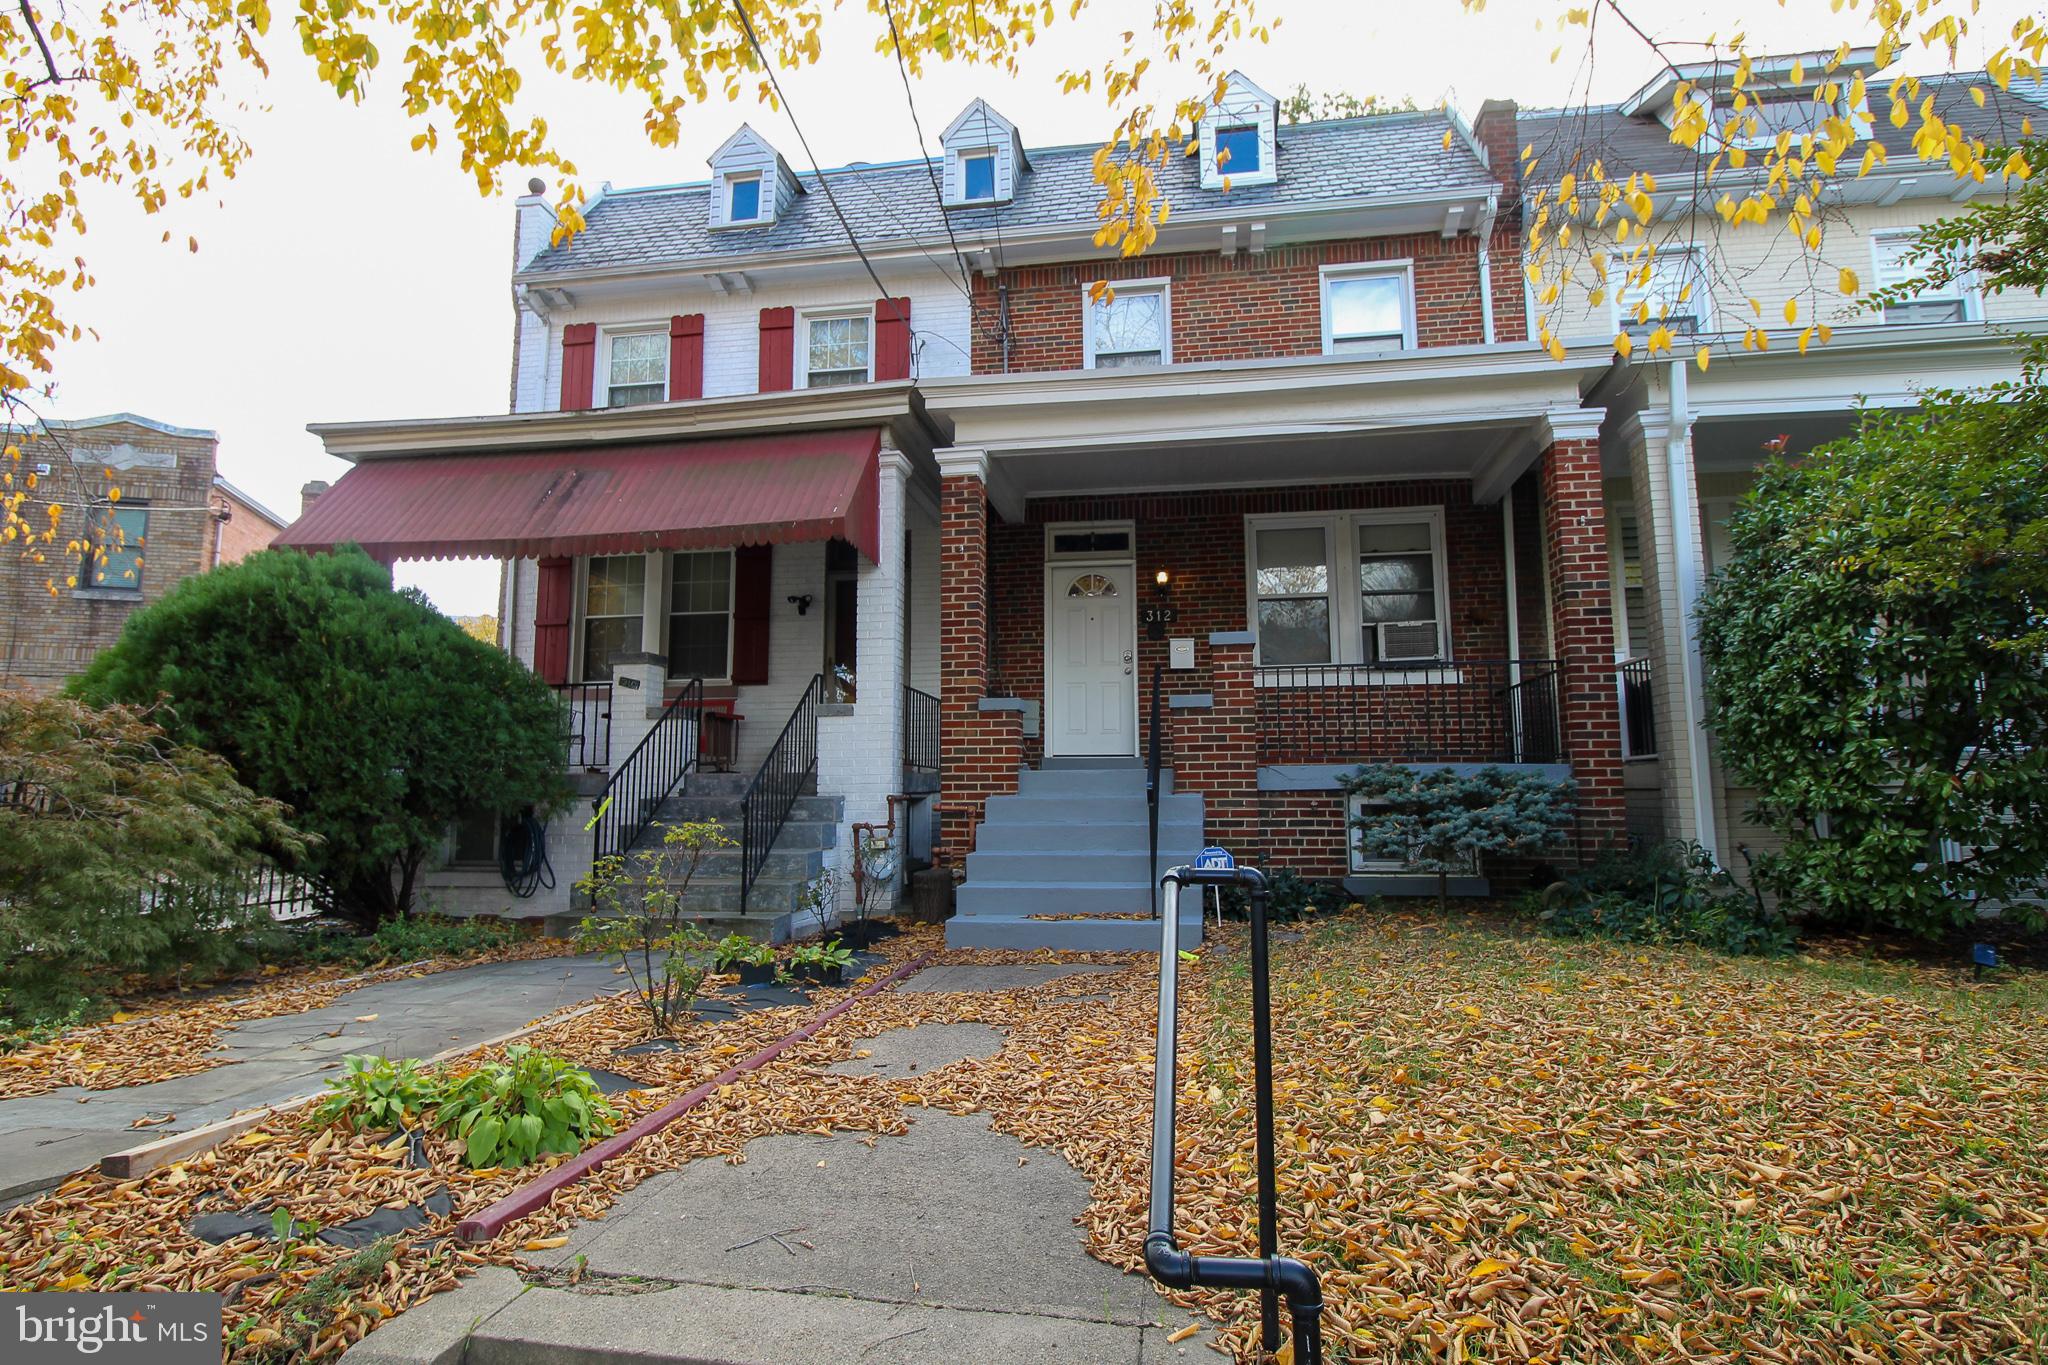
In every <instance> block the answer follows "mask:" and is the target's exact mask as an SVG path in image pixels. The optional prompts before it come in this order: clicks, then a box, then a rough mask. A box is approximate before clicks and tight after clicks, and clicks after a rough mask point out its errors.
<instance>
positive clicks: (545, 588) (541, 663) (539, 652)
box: [533, 559, 611, 684]
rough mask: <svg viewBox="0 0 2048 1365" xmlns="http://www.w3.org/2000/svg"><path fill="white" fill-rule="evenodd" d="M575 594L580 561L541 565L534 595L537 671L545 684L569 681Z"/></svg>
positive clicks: (534, 646) (535, 663)
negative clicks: (572, 599)
mask: <svg viewBox="0 0 2048 1365" xmlns="http://www.w3.org/2000/svg"><path fill="white" fill-rule="evenodd" d="M575 591H576V561H574V560H572V559H543V560H541V561H540V582H539V583H538V585H537V586H536V587H535V590H534V594H533V671H534V672H536V673H538V674H540V677H541V681H542V682H548V683H556V684H560V683H565V682H567V681H569V599H570V598H571V597H572V596H574V595H575ZM591 681H594V682H610V681H611V679H609V678H596V679H591Z"/></svg>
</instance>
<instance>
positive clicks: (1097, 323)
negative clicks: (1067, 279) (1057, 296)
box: [1081, 280, 1173, 370]
mask: <svg viewBox="0 0 2048 1365" xmlns="http://www.w3.org/2000/svg"><path fill="white" fill-rule="evenodd" d="M1081 306H1082V307H1083V308H1085V309H1086V310H1087V313H1086V321H1087V326H1086V327H1085V328H1084V331H1085V333H1086V335H1085V337H1084V338H1083V344H1084V345H1085V347H1086V355H1085V363H1086V365H1087V368H1089V369H1091V370H1112V369H1127V368H1129V367H1130V366H1133V365H1167V364H1171V363H1172V362H1173V319H1172V312H1171V308H1170V305H1169V297H1168V289H1167V285H1166V282H1165V281H1164V280H1149V281H1144V282H1140V283H1127V284H1121V285H1118V286H1116V288H1115V290H1114V291H1113V292H1112V293H1111V294H1110V295H1109V296H1108V297H1107V298H1103V299H1094V298H1090V297H1089V296H1088V294H1087V293H1086V292H1085V291H1084V292H1083V294H1082V296H1081Z"/></svg>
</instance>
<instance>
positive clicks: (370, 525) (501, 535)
mask: <svg viewBox="0 0 2048 1365" xmlns="http://www.w3.org/2000/svg"><path fill="white" fill-rule="evenodd" d="M880 448H881V433H880V432H878V431H875V430H871V429H869V430H859V431H813V432H800V433H794V434H782V435H773V436H736V437H729V438H723V439H711V440H696V441H671V442H664V443H662V444H659V445H635V446H618V447H610V448H593V449H581V450H535V451H523V450H522V451H516V452H506V453H496V454H479V455H419V456H394V457H388V458H383V459H377V460H365V461H363V462H362V463H361V464H358V465H357V466H356V467H355V468H353V469H351V470H349V472H348V473H346V474H344V475H342V476H341V478H340V479H338V480H336V481H335V484H334V487H332V488H330V489H328V490H327V491H326V492H325V493H322V494H321V495H320V496H319V498H318V499H317V500H315V502H314V503H313V505H312V506H311V507H309V508H308V509H306V513H305V515H304V516H302V517H300V518H299V519H298V521H296V522H294V523H293V524H292V526H291V527H290V528H289V529H287V530H286V531H285V532H284V534H282V535H280V536H279V537H277V539H276V540H275V541H274V542H273V543H274V544H277V545H287V546H291V547H294V548H296V549H301V550H325V549H331V548H332V547H334V546H336V545H340V544H344V543H346V542H349V541H353V542H355V543H356V544H357V545H360V546H362V547H363V549H364V550H366V551H367V552H368V553H369V554H370V555H371V556H372V557H373V558H375V559H379V560H382V561H384V562H385V563H390V562H391V561H393V560H398V559H475V558H495V559H519V558H528V557H535V556H541V555H604V554H631V553H633V552H635V551H644V550H682V549H703V548H710V547H716V546H725V545H759V544H787V543H790V542H793V541H804V540H829V539H831V538H833V537H835V536H836V537H838V538H840V539H842V540H846V541H849V542H851V543H852V544H853V546H854V547H855V548H856V549H858V550H859V551H860V552H861V553H862V554H863V555H865V556H866V557H867V559H868V561H869V562H870V563H873V562H875V561H876V559H877V556H878V551H879V548H880V546H879V544H878V542H879V539H880V532H879V519H880V507H879V489H880V483H879V473H878V469H877V454H878V452H879V450H880Z"/></svg>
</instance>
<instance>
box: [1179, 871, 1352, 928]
mask: <svg viewBox="0 0 2048 1365" xmlns="http://www.w3.org/2000/svg"><path fill="white" fill-rule="evenodd" d="M1181 894H1182V895H1184V896H1185V895H1189V894H1191V892H1190V891H1183V892H1181ZM1350 903H1351V893H1350V892H1348V891H1346V890H1345V889H1344V888H1343V886H1342V885H1341V884H1339V883H1337V882H1331V881H1313V880H1311V879H1309V878H1307V877H1304V876H1302V875H1301V874H1300V873H1299V872H1295V871H1292V870H1290V869H1288V868H1284V867H1281V868H1275V869H1274V870H1273V871H1271V872H1268V873H1267V874H1266V918H1267V919H1268V920H1270V921H1274V922H1283V921H1284V922H1292V921H1294V920H1298V919H1305V918H1307V917H1308V916H1310V915H1313V914H1317V913H1320V912H1324V911H1330V910H1342V909H1343V908H1344V907H1345V906H1346V905H1349V904H1350ZM1223 913H1224V914H1225V915H1227V916H1228V917H1230V918H1231V919H1250V918H1251V914H1252V902H1251V897H1250V896H1249V895H1247V894H1246V893H1245V891H1244V888H1242V887H1238V886H1226V887H1224V888H1223Z"/></svg>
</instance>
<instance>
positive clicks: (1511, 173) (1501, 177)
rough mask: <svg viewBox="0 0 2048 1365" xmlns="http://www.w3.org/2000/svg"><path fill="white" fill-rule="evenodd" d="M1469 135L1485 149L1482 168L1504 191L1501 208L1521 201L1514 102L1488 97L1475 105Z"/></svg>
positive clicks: (1520, 159) (1518, 149)
mask: <svg viewBox="0 0 2048 1365" xmlns="http://www.w3.org/2000/svg"><path fill="white" fill-rule="evenodd" d="M1472 136H1473V137H1475V138H1477V139H1478V141H1479V145H1480V146H1481V147H1483V148H1485V149H1486V168H1487V169H1488V170H1490V171H1492V172H1493V178H1494V179H1495V180H1498V181H1500V184H1501V188H1502V189H1503V190H1505V191H1506V193H1505V194H1503V195H1502V196H1501V208H1502V209H1503V210H1504V211H1508V210H1513V209H1519V208H1520V207H1521V204H1522V140H1521V138H1520V137H1518V136H1517V135H1516V128H1515V102H1514V101H1513V100H1488V101H1487V102H1486V103H1484V104H1482V105H1480V106H1479V117H1477V118H1475V119H1473V120H1472Z"/></svg>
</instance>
